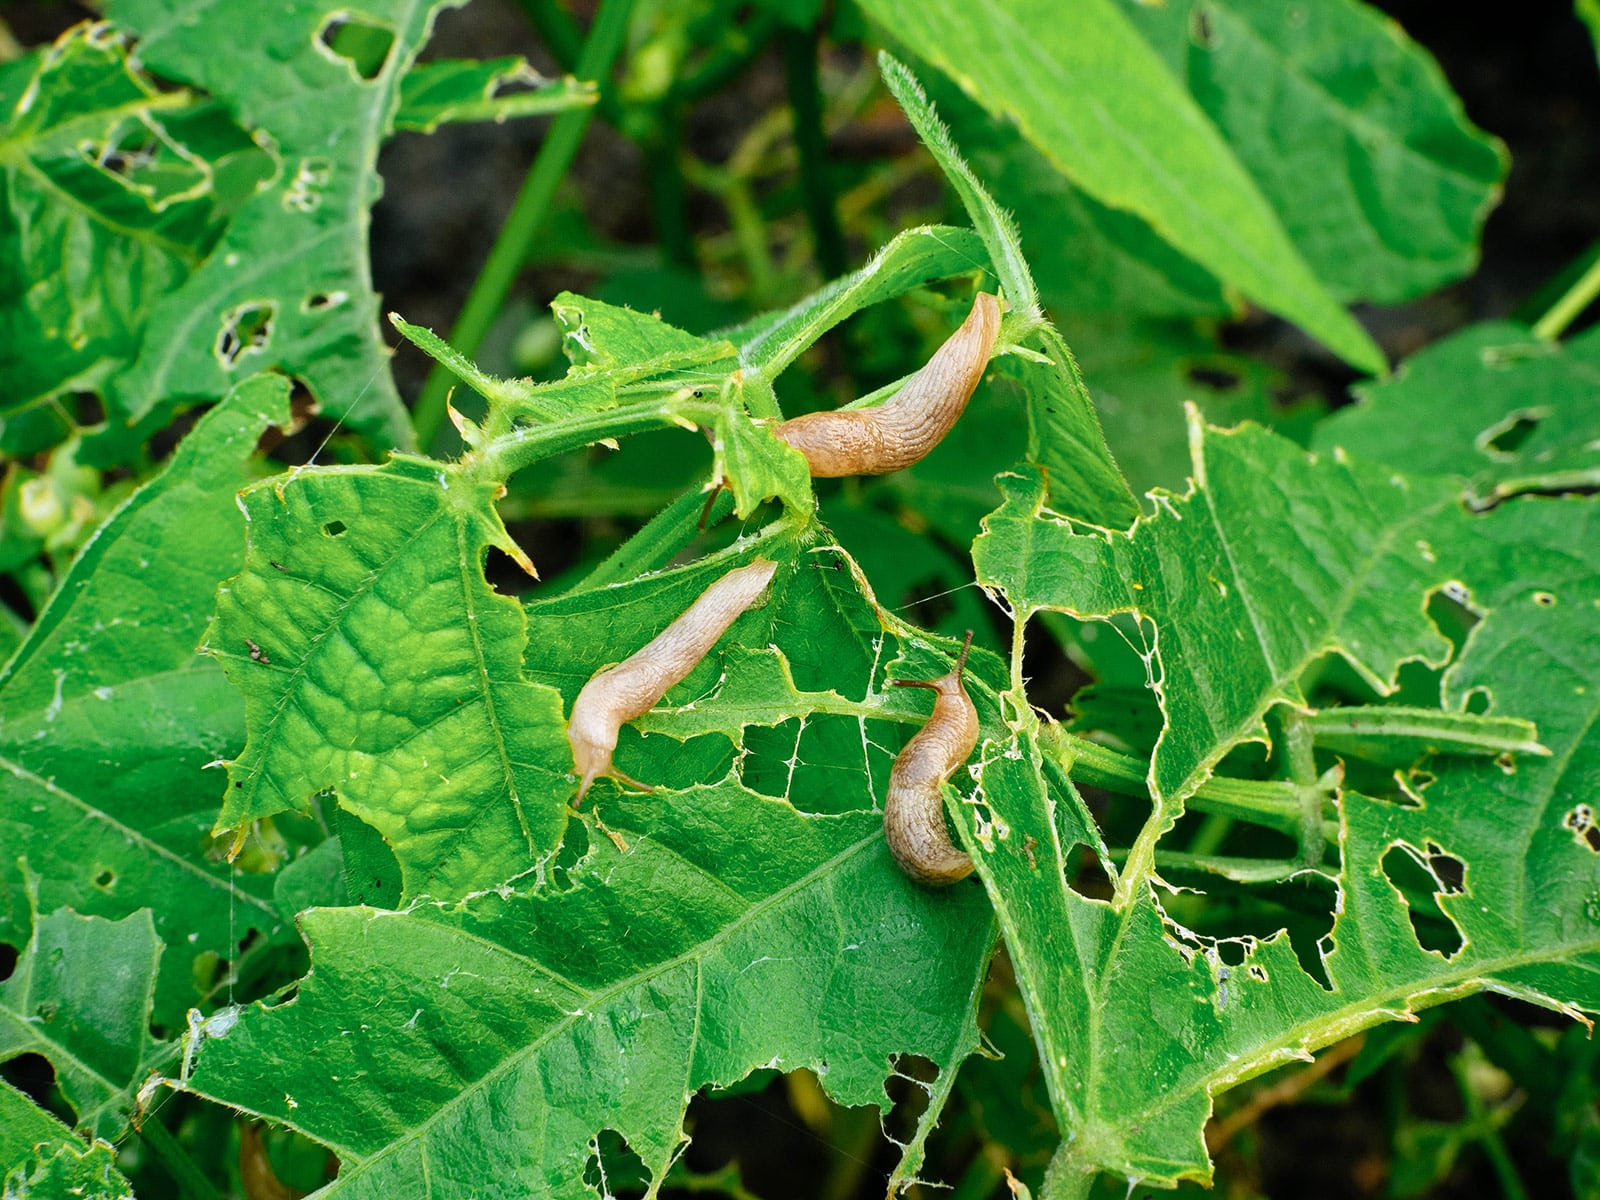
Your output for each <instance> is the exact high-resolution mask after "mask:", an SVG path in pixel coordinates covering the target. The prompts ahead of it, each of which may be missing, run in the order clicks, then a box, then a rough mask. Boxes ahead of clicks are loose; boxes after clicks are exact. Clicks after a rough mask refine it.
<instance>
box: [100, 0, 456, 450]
mask: <svg viewBox="0 0 1600 1200" xmlns="http://www.w3.org/2000/svg"><path fill="white" fill-rule="evenodd" d="M457 3H459V0H372V2H370V3H367V4H365V5H363V6H362V10H361V13H360V14H359V16H357V15H354V14H352V13H350V12H349V11H348V10H347V9H346V8H345V7H344V6H342V5H340V4H338V3H336V2H335V0H293V3H288V4H281V5H278V6H277V7H276V8H275V9H274V10H273V14H272V19H271V20H270V21H240V20H239V19H238V14H237V13H236V12H234V11H233V10H232V9H230V8H228V7H227V6H225V5H222V6H219V5H216V4H213V3H210V2H209V0H112V2H111V3H110V4H108V6H107V14H108V15H109V16H110V17H111V18H112V19H113V20H115V21H117V22H118V23H119V24H121V25H123V26H126V27H127V28H128V29H130V30H132V31H133V32H134V33H136V34H137V36H138V38H139V56H140V59H141V61H143V63H144V64H145V65H146V66H147V67H148V68H149V69H150V70H152V71H155V72H158V73H160V74H161V75H163V76H165V77H167V78H171V79H177V80H181V81H183V82H185V83H188V84H192V85H193V86H196V87H200V88H204V89H205V90H206V91H207V92H209V93H210V94H211V95H212V96H214V97H216V99H217V100H219V101H220V102H221V103H222V104H224V105H225V106H226V107H227V108H228V110H229V111H230V112H232V113H233V114H234V115H235V116H236V117H237V119H238V120H239V121H240V123H241V124H243V125H244V126H245V127H246V128H248V129H250V130H252V131H254V132H255V134H256V135H257V136H258V137H260V138H262V139H263V140H264V141H266V142H268V143H269V144H270V145H271V146H272V148H273V153H274V155H275V156H276V158H277V168H278V169H277V173H276V174H275V175H274V176H273V178H272V180H271V181H270V182H269V183H268V184H267V185H265V186H264V187H262V188H261V189H260V190H258V191H256V192H255V193H254V194H253V195H252V196H250V198H249V199H248V200H247V201H246V202H245V203H244V204H243V205H241V206H240V208H239V210H238V211H237V213H236V214H235V215H234V218H233V220H232V222H231V223H230V224H229V226H228V230H227V232H226V234H225V235H224V236H223V238H222V240H221V241H220V242H219V243H218V244H217V245H216V247H215V248H214V250H213V251H212V253H211V255H210V256H209V257H208V258H207V259H206V261H205V262H204V263H203V264H202V265H201V266H200V267H199V269H198V270H196V271H195V272H194V273H193V274H192V275H190V277H189V278H188V279H187V280H186V281H185V283H184V285H183V286H182V287H181V288H180V289H179V290H178V291H177V292H176V293H175V294H173V295H171V296H169V297H168V298H167V299H165V300H164V301H162V302H161V303H160V304H158V305H157V306H156V307H155V310H154V312H153V313H152V315H151V317H150V323H149V331H148V335H147V339H146V348H145V351H144V352H143V353H142V354H141V355H140V357H139V358H138V360H137V361H136V362H135V363H134V364H133V366H132V367H131V368H130V369H129V370H128V371H127V372H126V373H124V374H123V375H121V376H119V377H118V378H117V380H116V381H115V385H114V387H113V388H112V392H111V399H112V400H113V402H114V407H115V409H116V411H117V412H118V413H120V414H124V415H125V417H126V418H127V419H137V418H141V417H143V416H145V415H146V414H147V413H150V412H152V410H153V406H155V405H157V404H161V403H167V402H170V401H171V400H175V399H178V398H182V397H204V396H217V395H221V394H222V393H223V392H224V391H226V390H227V388H228V386H229V384H230V383H232V382H235V381H237V380H239V379H242V378H244V377H246V376H249V375H253V374H255V373H256V372H258V371H263V370H267V369H270V368H274V367H280V368H282V369H283V370H285V371H288V372H292V373H293V374H294V376H295V377H296V378H297V379H299V380H300V381H301V382H303V383H304V384H305V386H306V387H307V388H308V389H309V390H310V392H311V394H312V395H313V396H314V397H315V398H316V399H317V401H318V402H319V403H320V404H322V405H323V406H324V407H325V408H327V410H328V411H329V412H330V413H332V415H333V416H334V417H335V418H339V419H342V420H343V421H344V423H345V424H347V425H349V426H350V427H352V428H354V429H356V430H358V431H360V432H362V433H364V434H366V435H367V436H369V437H370V438H372V439H374V440H375V441H376V442H378V443H379V444H387V445H396V446H406V445H409V444H410V442H411V428H410V423H409V420H408V418H407V416H406V412H405V409H404V408H403V406H402V405H401V403H400V398H399V396H398V395H397V394H396V392H395V390H394V382H393V380H392V378H391V376H390V372H389V363H388V359H389V352H388V349H387V348H386V347H385V346H384V344H383V341H382V339H381V338H380V337H379V333H378V325H377V321H376V316H377V311H378V310H377V297H376V296H375V295H374V293H373V291H372V272H371V268H370V264H369V261H368V248H367V230H368V225H369V219H370V218H369V213H370V209H371V206H372V204H373V203H374V202H375V201H376V200H377V198H378V195H379V193H380V191H381V181H380V180H379V178H378V174H377V161H378V149H379V147H380V146H381V145H382V143H383V141H384V139H385V138H386V137H388V135H389V133H390V131H391V130H392V128H393V123H394V116H395V113H396V111H397V109H398V108H399V104H400V88H401V80H402V79H403V78H404V77H405V75H406V73H407V72H408V70H409V69H410V67H411V64H412V62H413V60H414V59H415V58H416V55H417V53H418V51H419V50H421V48H422V46H423V44H424V43H425V42H426V41H427V39H428V35H429V33H430V31H431V29H432V26H433V21H434V18H435V16H436V15H437V13H438V12H439V10H440V9H442V8H445V7H454V6H456V4H457ZM286 248H288V249H290V250H292V253H289V252H286Z"/></svg>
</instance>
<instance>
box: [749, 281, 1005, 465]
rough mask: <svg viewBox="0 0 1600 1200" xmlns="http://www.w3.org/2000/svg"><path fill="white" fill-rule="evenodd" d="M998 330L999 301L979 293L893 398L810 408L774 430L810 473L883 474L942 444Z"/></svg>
mask: <svg viewBox="0 0 1600 1200" xmlns="http://www.w3.org/2000/svg"><path fill="white" fill-rule="evenodd" d="M999 332H1000V301H999V299H998V298H997V297H995V296H992V295H990V294H989V293H987V292H979V293H978V295H977V298H976V299H974V300H973V302H972V312H971V313H970V314H968V316H967V319H966V320H965V321H964V322H963V323H962V325H961V328H960V329H957V330H956V331H955V332H954V333H952V334H951V335H950V337H949V338H948V339H947V340H946V341H945V344H944V345H942V346H940V347H939V349H938V350H936V351H935V352H934V355H933V357H932V358H930V359H929V360H928V362H927V364H926V365H925V366H924V367H923V368H922V370H920V371H918V372H917V373H916V374H915V375H913V376H912V377H911V378H910V379H908V380H906V383H905V386H904V387H902V388H901V389H900V391H899V393H898V394H897V395H896V396H895V397H894V398H893V399H891V400H889V401H887V402H886V403H884V404H881V405H879V406H878V407H877V408H860V409H846V410H843V411H836V412H819V413H807V414H806V415H805V416H803V417H795V418H794V419H793V420H791V421H785V422H783V423H782V424H781V425H778V426H777V427H776V428H774V430H773V432H774V433H775V434H776V435H777V436H778V438H779V439H780V440H781V441H784V442H787V443H788V444H789V445H791V446H793V447H794V448H795V449H796V450H798V451H800V453H801V454H803V455H805V457H806V462H807V463H808V464H809V465H810V467H811V474H812V475H814V476H818V477H824V478H836V477H838V476H841V475H882V474H885V473H886V472H888V471H898V470H900V469H901V468H902V467H909V466H910V465H911V464H912V463H914V462H918V461H919V460H921V459H922V458H923V457H925V456H926V455H927V453H928V451H930V450H932V449H933V448H934V447H935V446H937V445H938V444H939V442H940V441H941V440H942V439H943V438H944V435H945V434H947V433H949V432H950V429H951V427H952V426H953V425H954V424H955V423H956V419H957V418H958V417H960V416H961V414H962V412H963V411H964V410H965V409H966V407H967V401H968V400H970V399H972V393H973V390H974V389H975V388H976V387H977V386H978V381H979V380H980V379H982V378H983V373H984V371H985V369H987V367H988V365H989V353H990V351H992V350H993V349H994V340H995V337H996V336H997V335H998V334H999Z"/></svg>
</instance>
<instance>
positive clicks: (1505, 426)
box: [1478, 409, 1550, 458]
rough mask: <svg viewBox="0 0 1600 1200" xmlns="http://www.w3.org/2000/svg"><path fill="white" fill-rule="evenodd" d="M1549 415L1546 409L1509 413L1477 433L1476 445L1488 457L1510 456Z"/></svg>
mask: <svg viewBox="0 0 1600 1200" xmlns="http://www.w3.org/2000/svg"><path fill="white" fill-rule="evenodd" d="M1549 415H1550V414H1549V411H1548V410H1547V409H1522V410H1521V411H1519V412H1514V413H1509V414H1507V415H1506V416H1505V417H1503V418H1501V419H1500V420H1499V421H1497V422H1496V423H1495V424H1493V425H1491V426H1489V428H1487V429H1485V430H1484V431H1483V432H1482V433H1480V434H1479V435H1478V447H1479V449H1481V450H1482V451H1483V452H1484V453H1485V454H1487V455H1488V456H1489V457H1490V458H1510V457H1511V456H1512V455H1513V454H1515V453H1516V452H1517V451H1518V450H1520V449H1521V448H1522V446H1523V444H1524V443H1526V442H1527V440H1528V439H1529V438H1531V437H1532V436H1533V432H1534V430H1536V429H1538V428H1539V425H1540V423H1541V422H1542V421H1543V420H1544V418H1545V417H1547V416H1549Z"/></svg>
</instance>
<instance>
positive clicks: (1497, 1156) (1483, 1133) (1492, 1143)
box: [1451, 1058, 1528, 1200]
mask: <svg viewBox="0 0 1600 1200" xmlns="http://www.w3.org/2000/svg"><path fill="white" fill-rule="evenodd" d="M1451 1073H1452V1074H1453V1075H1454V1076H1455V1077H1456V1087H1457V1089H1458V1090H1459V1091H1460V1092H1461V1101H1462V1104H1463V1105H1464V1106H1465V1107H1466V1110H1467V1121H1468V1124H1469V1126H1473V1127H1476V1137H1475V1138H1474V1140H1475V1141H1476V1142H1477V1143H1478V1145H1479V1146H1481V1147H1482V1148H1483V1153H1484V1155H1485V1156H1486V1157H1487V1158H1488V1159H1489V1165H1490V1166H1491V1167H1493V1168H1494V1173H1495V1178H1496V1179H1498V1180H1499V1182H1500V1194H1501V1195H1502V1196H1504V1197H1505V1198H1506V1200H1528V1189H1527V1188H1525V1187H1524V1186H1523V1185H1522V1177H1521V1176H1520V1175H1518V1174H1517V1167H1516V1164H1515V1163H1513V1162H1512V1161H1511V1155H1510V1153H1509V1152H1508V1151H1507V1150H1506V1144H1505V1142H1504V1140H1502V1139H1501V1137H1500V1130H1499V1128H1498V1127H1497V1125H1496V1121H1495V1114H1493V1113H1491V1112H1490V1111H1489V1110H1488V1109H1487V1108H1485V1107H1484V1103H1483V1100H1482V1099H1481V1098H1480V1097H1479V1095H1478V1093H1477V1091H1476V1089H1474V1088H1473V1086H1472V1081H1471V1080H1470V1079H1469V1078H1468V1077H1467V1072H1466V1070H1465V1068H1464V1067H1463V1066H1462V1065H1461V1061H1460V1059H1459V1058H1458V1059H1457V1060H1456V1061H1455V1063H1454V1064H1453V1065H1452V1068H1451Z"/></svg>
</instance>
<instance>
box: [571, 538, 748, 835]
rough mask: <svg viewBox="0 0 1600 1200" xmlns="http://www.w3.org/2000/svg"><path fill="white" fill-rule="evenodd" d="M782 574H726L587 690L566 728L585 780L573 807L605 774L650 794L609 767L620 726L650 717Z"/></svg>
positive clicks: (645, 787)
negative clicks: (773, 578)
mask: <svg viewBox="0 0 1600 1200" xmlns="http://www.w3.org/2000/svg"><path fill="white" fill-rule="evenodd" d="M777 569H778V564H777V563H775V562H768V561H767V560H765V559H757V560H756V561H755V562H753V563H750V564H749V565H748V566H743V567H738V568H736V569H734V570H732V571H729V572H728V573H727V574H726V575H724V576H722V578H720V579H718V580H717V581H716V582H715V583H713V584H711V586H710V587H708V588H706V590H705V591H703V592H701V593H700V595H699V596H698V597H697V598H696V600H695V602H694V603H693V604H691V605H690V606H689V607H688V608H687V609H685V610H684V612H683V615H682V616H680V617H678V619H677V620H675V621H673V622H672V624H670V625H668V626H667V627H666V628H665V629H664V630H662V631H661V632H660V633H659V634H657V635H656V637H655V638H654V640H652V641H651V642H650V643H649V644H648V645H646V646H645V647H644V648H643V649H641V650H639V651H638V652H637V653H635V654H633V655H631V656H630V657H628V658H626V659H624V660H623V661H622V662H620V663H618V664H617V665H616V666H614V667H610V668H608V669H606V670H604V671H601V672H600V673H599V674H597V675H595V677H594V678H593V679H591V680H589V682H588V683H586V684H584V685H583V690H582V691H580V692H579V693H578V698H577V699H576V700H574V701H573V702H572V718H571V720H569V721H568V722H567V741H568V742H570V743H571V744H572V761H573V764H574V766H575V767H576V769H577V772H578V774H579V776H580V777H581V781H580V782H579V784H578V798H577V799H576V800H575V801H574V802H573V803H574V804H581V803H583V797H584V793H585V792H587V791H588V790H589V785H590V784H591V783H593V782H594V781H595V779H596V778H597V777H598V776H601V775H609V776H611V777H613V778H615V779H619V780H621V781H622V782H624V783H627V784H630V785H633V786H636V787H639V788H641V789H643V790H644V791H649V790H650V785H649V784H645V783H640V782H639V781H638V780H636V779H630V778H628V776H626V775H624V774H623V773H622V772H621V771H618V770H617V769H616V768H615V767H614V766H612V765H611V754H612V752H613V751H614V750H615V749H616V748H617V735H618V734H619V733H620V732H621V730H622V726H623V724H624V723H625V722H627V721H632V720H633V719H635V718H636V717H642V716H643V715H644V714H645V713H647V712H649V711H650V710H651V709H652V708H654V707H655V705H656V702H657V701H659V700H660V699H661V697H662V696H664V695H666V693H667V689H668V688H670V687H672V686H673V684H675V683H678V682H680V681H681V680H682V679H683V678H684V677H685V676H687V675H688V674H689V672H690V671H692V670H694V668H695V666H696V664H698V663H699V662H700V660H701V659H702V658H704V657H705V656H706V654H707V653H708V652H709V651H710V650H711V647H712V646H714V645H716V644H717V640H718V639H719V638H721V637H722V635H723V634H724V633H726V632H727V630H728V626H730V625H732V624H733V622H734V621H735V620H736V619H737V618H738V617H739V616H740V614H742V613H743V612H744V611H745V610H746V609H748V608H749V607H750V606H751V605H752V604H754V603H755V602H756V600H757V598H759V597H760V595H761V593H762V592H764V591H766V589H767V584H769V583H770V582H772V576H773V572H775V571H776V570H777Z"/></svg>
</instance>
